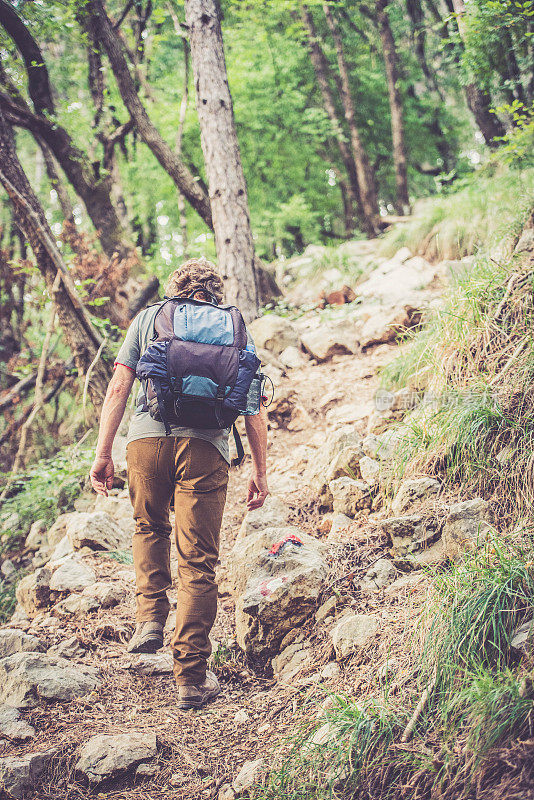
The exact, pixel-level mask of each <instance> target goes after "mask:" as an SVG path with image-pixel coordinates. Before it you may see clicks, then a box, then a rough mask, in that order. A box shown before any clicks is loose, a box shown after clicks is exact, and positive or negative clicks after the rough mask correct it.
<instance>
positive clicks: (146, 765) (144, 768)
mask: <svg viewBox="0 0 534 800" xmlns="http://www.w3.org/2000/svg"><path fill="white" fill-rule="evenodd" d="M159 771H160V765H159V764H151V763H150V762H147V761H142V762H141V763H140V764H139V766H138V767H137V769H136V770H135V777H136V778H139V779H141V778H153V777H154V775H157V774H158V772H159Z"/></svg>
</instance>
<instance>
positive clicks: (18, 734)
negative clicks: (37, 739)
mask: <svg viewBox="0 0 534 800" xmlns="http://www.w3.org/2000/svg"><path fill="white" fill-rule="evenodd" d="M34 736H35V728H33V727H32V726H31V725H30V724H29V723H28V722H26V720H25V719H24V717H23V716H22V715H21V713H20V711H19V710H18V708H13V706H8V705H5V704H4V705H1V706H0V737H1V738H2V739H13V741H21V742H23V741H26V740H27V739H33V737H34Z"/></svg>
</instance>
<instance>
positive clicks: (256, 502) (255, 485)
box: [247, 475, 269, 511]
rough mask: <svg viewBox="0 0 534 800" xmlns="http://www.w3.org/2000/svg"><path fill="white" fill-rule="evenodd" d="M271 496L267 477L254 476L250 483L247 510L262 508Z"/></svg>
mask: <svg viewBox="0 0 534 800" xmlns="http://www.w3.org/2000/svg"><path fill="white" fill-rule="evenodd" d="M268 494H269V488H268V486H267V476H266V475H253V476H252V478H251V479H250V480H249V482H248V494H247V508H248V510H249V511H252V510H253V509H255V508H261V507H262V505H263V504H264V503H265V498H266V497H267V495H268Z"/></svg>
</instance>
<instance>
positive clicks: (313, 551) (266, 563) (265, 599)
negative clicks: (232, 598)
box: [233, 528, 327, 659]
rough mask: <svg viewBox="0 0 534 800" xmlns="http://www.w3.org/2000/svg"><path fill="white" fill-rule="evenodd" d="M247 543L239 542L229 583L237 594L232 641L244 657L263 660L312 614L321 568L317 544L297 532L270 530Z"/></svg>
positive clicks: (322, 576)
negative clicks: (238, 551)
mask: <svg viewBox="0 0 534 800" xmlns="http://www.w3.org/2000/svg"><path fill="white" fill-rule="evenodd" d="M288 536H295V537H297V539H298V540H299V542H300V544H299V543H298V542H295V543H293V542H291V541H288V540H287V537H288ZM247 539H250V540H253V541H250V542H248V541H247V540H243V541H242V543H241V545H242V547H241V551H240V553H239V554H236V553H234V562H233V574H234V584H235V585H237V588H238V590H240V591H241V594H240V595H239V597H238V599H237V602H236V612H235V614H236V634H237V641H238V644H239V646H240V647H241V648H242V649H243V650H244V651H245V652H246V653H248V654H249V655H253V656H255V657H258V658H260V659H267V658H270V657H272V656H273V655H275V654H276V653H277V652H278V650H279V646H280V644H281V642H282V640H283V638H284V636H285V635H286V634H287V633H289V632H290V631H292V630H293V629H294V628H296V627H297V626H299V625H300V624H301V623H302V622H303V621H304V620H305V619H306V618H307V617H308V616H309V615H310V614H311V613H312V612H313V611H314V610H315V608H316V605H317V600H318V598H319V595H320V593H321V590H322V587H323V584H324V580H325V578H326V573H327V567H326V563H325V561H324V560H323V557H322V550H323V548H322V547H321V545H320V544H319V543H318V542H317V541H316V540H315V539H313V538H312V537H310V536H307V535H306V534H304V533H302V532H301V531H300V530H299V529H298V528H286V529H282V530H280V529H272V528H271V529H267V530H265V531H262V533H261V534H260V535H259V536H249V537H247ZM258 539H259V540H261V541H258ZM284 541H286V543H285V544H283V545H282V546H280V544H281V543H282V542H284ZM273 548H274V549H273ZM252 554H254V555H253V556H252ZM237 563H240V564H241V567H240V568H237ZM247 578H248V580H247ZM244 584H245V586H244Z"/></svg>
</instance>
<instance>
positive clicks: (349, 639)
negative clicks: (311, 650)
mask: <svg viewBox="0 0 534 800" xmlns="http://www.w3.org/2000/svg"><path fill="white" fill-rule="evenodd" d="M378 627H379V620H378V618H377V617H374V616H372V615H371V614H350V615H348V616H346V617H343V618H342V619H341V620H340V621H339V622H338V624H337V625H336V627H335V628H334V629H333V631H332V633H331V638H332V644H333V645H334V650H335V653H336V658H337V659H342V658H346V657H347V656H349V655H352V653H355V652H357V651H358V650H360V649H361V648H363V647H365V646H366V645H367V644H368V643H369V642H370V641H371V639H372V638H373V637H374V635H375V633H376V632H377V630H378Z"/></svg>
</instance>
